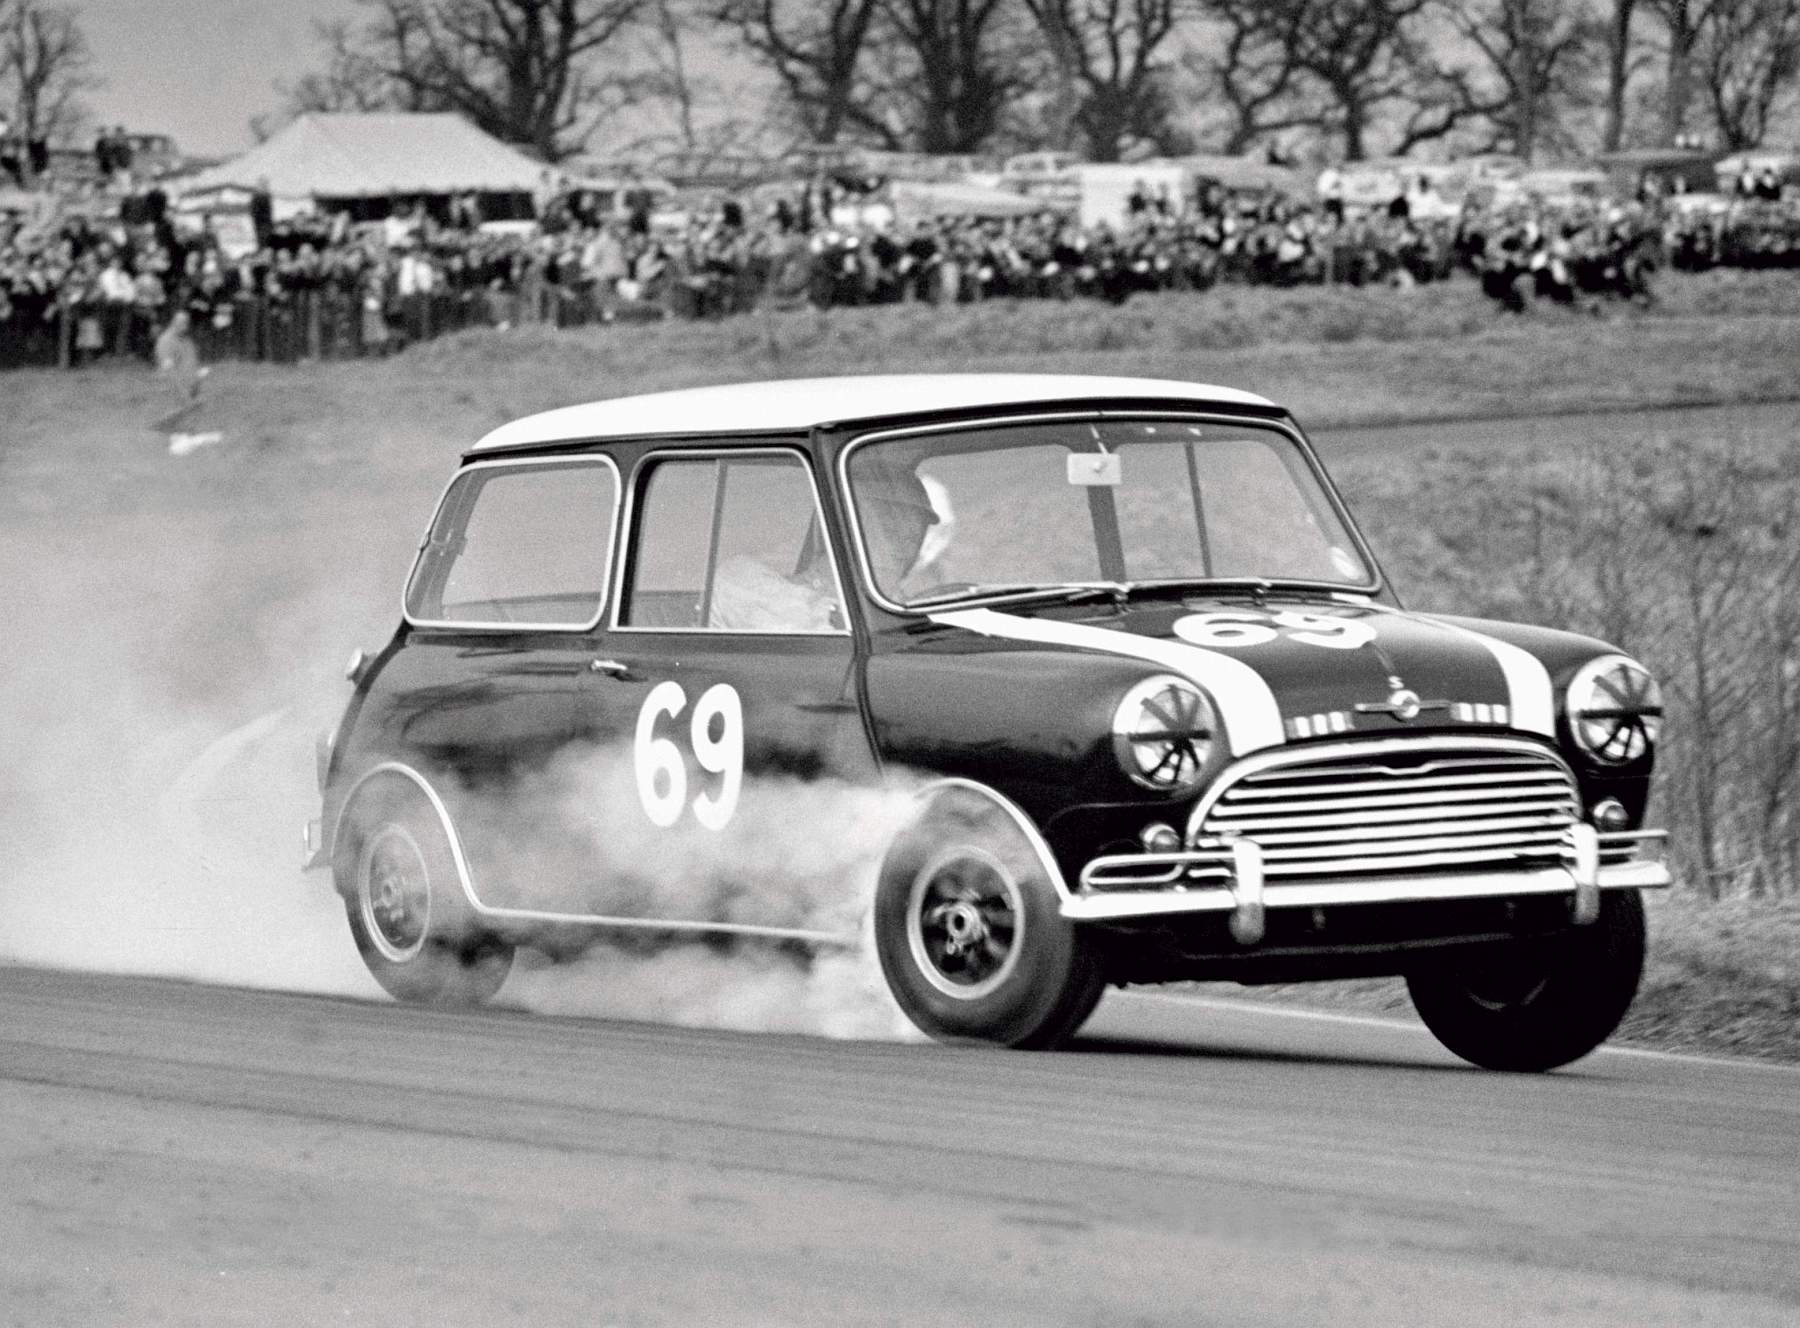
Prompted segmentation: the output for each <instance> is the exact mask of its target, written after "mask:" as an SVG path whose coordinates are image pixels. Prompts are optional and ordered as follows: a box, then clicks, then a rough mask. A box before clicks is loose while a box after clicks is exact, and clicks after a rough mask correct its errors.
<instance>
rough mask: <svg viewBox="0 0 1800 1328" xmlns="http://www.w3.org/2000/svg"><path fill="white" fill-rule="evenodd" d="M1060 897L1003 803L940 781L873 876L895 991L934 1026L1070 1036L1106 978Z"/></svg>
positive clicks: (1027, 1042) (1013, 1036)
mask: <svg viewBox="0 0 1800 1328" xmlns="http://www.w3.org/2000/svg"><path fill="white" fill-rule="evenodd" d="M1057 902H1058V900H1057V891H1056V887H1055V885H1054V884H1053V883H1052V881H1051V879H1050V876H1049V874H1048V872H1047V871H1046V869H1045V867H1044V864H1043V862H1042V860H1041V859H1040V857H1039V855H1038V852H1037V849H1036V847H1035V846H1034V845H1033V844H1032V842H1031V840H1030V839H1029V838H1028V837H1027V836H1026V835H1025V834H1024V832H1023V831H1022V830H1021V829H1020V828H1019V827H1018V826H1017V825H1016V824H1015V823H1014V822H1013V821H1012V820H1011V818H1010V817H1009V816H1007V815H1006V813H1005V812H1004V811H1003V810H1002V809H1001V807H1000V806H999V805H998V804H996V803H995V802H994V801H993V800H992V799H991V798H988V797H987V796H985V795H983V794H981V793H980V792H978V791H976V790H973V789H961V788H957V789H949V790H945V791H943V792H940V793H939V794H937V795H936V796H935V797H934V798H933V799H932V801H931V802H930V804H929V805H928V806H927V807H926V808H925V809H924V810H923V812H922V814H921V815H920V817H919V818H918V819H917V820H916V821H915V822H914V823H913V825H912V826H911V827H910V828H909V829H908V830H907V831H906V832H904V833H903V834H902V835H901V836H900V837H899V838H898V839H897V840H896V841H895V843H894V845H893V846H892V847H891V848H890V849H889V850H888V853H887V856H886V858H885V859H884V860H883V862H882V868H881V876H880V880H879V882H878V884H877V886H876V892H875V915H874V922H875V948H876V953H877V955H878V956H879V958H880V960H881V969H882V972H883V974H884V975H885V976H886V978H887V983H888V987H889V989H890V990H891V991H892V992H893V994H894V999H895V1000H896V1001H897V1002H898V1003H899V1005H900V1008H901V1009H902V1010H904V1011H905V1012H906V1015H907V1017H908V1018H910V1019H911V1020H912V1021H913V1023H915V1024H917V1025H918V1026H919V1027H920V1028H921V1029H923V1030H924V1031H925V1032H926V1033H929V1034H930V1035H931V1036H933V1037H936V1038H942V1039H946V1040H952V1041H956V1040H973V1041H985V1042H998V1043H1001V1044H1003V1045H1005V1046H1010V1047H1038V1048H1047V1047H1054V1046H1058V1045H1060V1044H1061V1043H1063V1042H1065V1041H1067V1040H1068V1039H1069V1038H1070V1037H1072V1036H1073V1035H1074V1033H1075V1032H1076V1030H1077V1029H1079V1028H1080V1027H1081V1025H1082V1023H1083V1022H1084V1021H1085V1020H1086V1019H1087V1017H1088V1016H1089V1015H1090V1014H1092V1013H1093V1011H1094V1007H1095V1006H1096V1005H1097V1004H1099V1001H1100V997H1101V995H1102V994H1103V993H1104V991H1105V989H1106V978H1105V972H1104V970H1103V968H1102V966H1101V964H1100V963H1099V961H1098V958H1097V957H1096V955H1095V953H1094V950H1093V946H1092V943H1091V941H1090V940H1089V939H1088V938H1087V937H1086V936H1084V935H1083V934H1082V933H1081V932H1080V931H1079V930H1078V929H1077V928H1076V927H1075V926H1074V925H1073V924H1071V923H1070V922H1069V921H1068V920H1067V919H1065V918H1063V917H1062V915H1061V913H1060V912H1059V911H1058V907H1057Z"/></svg>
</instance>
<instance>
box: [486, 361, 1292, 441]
mask: <svg viewBox="0 0 1800 1328" xmlns="http://www.w3.org/2000/svg"><path fill="white" fill-rule="evenodd" d="M1097 397H1098V398H1105V397H1134V398H1139V399H1142V398H1145V397H1155V398H1160V399H1164V400H1170V401H1182V402H1193V403H1195V404H1196V405H1211V406H1261V407H1265V408H1267V407H1270V406H1272V405H1273V403H1272V402H1270V401H1268V400H1266V399H1264V398H1263V397H1259V396H1257V395H1255V394H1254V393H1251V392H1240V391H1238V390H1237V389H1236V388H1231V387H1212V386H1209V385H1207V384H1204V383H1181V382H1175V381H1173V380H1170V379H1162V378H1106V377H1100V376H1097V375H1082V374H891V375H869V376H863V377H843V378H795V379H787V380H782V381H775V382H762V383H731V384H727V385H723V386H719V387H692V388H685V389H683V390H681V391H676V392H651V393H648V394H646V395H643V396H635V397H615V398H614V399H613V400H611V401H593V402H589V403H588V404H587V405H585V406H565V407H563V408H562V409H561V410H549V411H545V412H543V413H542V414H539V415H528V416H526V417H525V418H524V419H518V420H514V421H512V422H511V423H510V424H503V425H501V426H500V427H499V428H498V429H495V430H494V431H493V432H492V433H490V434H488V435H487V436H486V437H485V438H483V439H482V440H481V441H480V442H478V443H476V444H475V446H474V448H473V449H471V451H472V452H488V451H493V450H496V449H506V448H513V447H527V446H530V445H532V444H535V443H554V442H563V441H571V440H585V439H590V438H591V439H604V438H637V437H650V436H655V435H659V434H713V433H717V434H769V433H801V432H804V431H806V430H808V429H812V428H816V427H818V426H820V425H826V424H841V423H847V422H849V421H852V420H873V419H880V418H882V417H883V416H889V415H911V414H917V413H919V412H922V411H939V410H961V409H967V408H972V407H981V406H1022V405H1036V404H1039V403H1043V402H1058V401H1074V400H1091V399H1094V398H1097Z"/></svg>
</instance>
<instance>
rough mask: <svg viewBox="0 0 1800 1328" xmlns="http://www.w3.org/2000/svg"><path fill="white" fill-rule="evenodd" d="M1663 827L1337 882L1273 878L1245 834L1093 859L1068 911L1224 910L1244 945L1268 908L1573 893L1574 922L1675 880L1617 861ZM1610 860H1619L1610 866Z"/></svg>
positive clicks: (1082, 914)
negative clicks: (1196, 872) (1518, 856)
mask: <svg viewBox="0 0 1800 1328" xmlns="http://www.w3.org/2000/svg"><path fill="white" fill-rule="evenodd" d="M1665 833H1666V832H1664V831H1660V830H1652V831H1635V832H1627V833H1623V834H1609V835H1601V834H1598V833H1596V832H1595V830H1594V828H1593V827H1592V826H1590V825H1576V826H1573V827H1571V831H1570V835H1569V842H1568V845H1567V849H1566V851H1565V854H1564V862H1563V865H1561V866H1552V867H1532V868H1525V869H1520V870H1514V871H1507V870H1499V871H1493V870H1489V871H1466V870H1457V871H1441V872H1433V871H1421V872H1411V873H1407V874H1405V875H1370V876H1351V877H1344V878H1339V879H1334V880H1298V881H1279V880H1277V881H1270V880H1268V879H1267V876H1266V873H1265V871H1264V869H1263V855H1262V851H1261V850H1260V849H1259V848H1258V847H1257V846H1256V844H1255V842H1254V841H1252V840H1247V839H1238V840H1233V841H1231V842H1229V843H1221V844H1218V845H1217V846H1208V847H1202V848H1195V849H1187V850H1184V851H1182V852H1179V853H1127V854H1117V855H1113V856H1109V857H1100V858H1095V859H1094V860H1093V861H1092V862H1090V863H1088V864H1087V866H1086V867H1084V868H1083V869H1082V872H1081V878H1080V885H1081V888H1080V891H1079V892H1078V893H1076V894H1074V895H1072V896H1070V897H1069V898H1067V899H1065V900H1063V903H1062V909H1061V911H1062V915H1063V916H1064V917H1065V918H1068V919H1070V920H1071V921H1076V922H1111V921H1120V920H1124V919H1130V918H1152V917H1164V916H1169V915H1172V914H1186V913H1226V914H1229V915H1230V920H1231V934H1232V936H1233V937H1234V938H1235V939H1236V940H1237V941H1238V942H1239V943H1240V944H1243V945H1254V944H1256V943H1257V942H1258V941H1260V940H1261V939H1262V937H1263V932H1264V927H1265V917H1266V914H1267V912H1268V910H1270V909H1281V908H1330V907H1334V906H1338V905H1344V904H1405V903H1424V902H1429V901H1433V900H1443V899H1504V898H1513V897H1518V896H1524V895H1567V896H1568V897H1569V900H1570V905H1571V917H1572V919H1573V920H1574V921H1575V922H1577V923H1588V922H1592V921H1593V920H1594V918H1596V917H1597V916H1598V915H1599V912H1600V892H1601V891H1603V890H1658V889H1662V888H1664V887H1666V886H1668V885H1669V884H1670V879H1671V878H1670V876H1669V871H1668V868H1667V867H1666V866H1665V865H1664V864H1663V863H1662V862H1660V861H1657V860H1654V859H1646V858H1638V857H1633V858H1631V859H1630V860H1625V861H1619V860H1616V859H1618V858H1620V857H1621V856H1622V854H1624V853H1625V852H1632V853H1636V852H1639V851H1641V850H1642V849H1645V848H1650V847H1653V846H1656V845H1659V844H1660V843H1661V841H1662V840H1663V838H1664V837H1665ZM1603 858H1613V859H1615V860H1614V861H1608V862H1604V863H1603V862H1602V859H1603ZM1221 866H1223V867H1224V868H1226V876H1225V878H1224V881H1223V883H1220V878H1219V876H1218V870H1219V868H1220V867H1221ZM1195 868H1204V869H1207V879H1206V883H1205V884H1194V883H1190V882H1189V880H1188V878H1189V875H1190V873H1191V872H1192V870H1193V869H1195Z"/></svg>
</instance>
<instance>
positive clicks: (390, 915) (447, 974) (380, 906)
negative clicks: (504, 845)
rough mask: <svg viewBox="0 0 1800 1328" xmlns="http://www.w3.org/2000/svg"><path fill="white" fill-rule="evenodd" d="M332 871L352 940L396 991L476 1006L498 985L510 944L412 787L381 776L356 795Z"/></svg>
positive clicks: (508, 963)
mask: <svg viewBox="0 0 1800 1328" xmlns="http://www.w3.org/2000/svg"><path fill="white" fill-rule="evenodd" d="M336 871H337V876H338V890H339V892H340V893H341V894H342V895H343V897H344V911H345V913H346V914H347V916H348V918H349V922H350V934H351V936H352V937H353V938H354V939H355V941H356V948H357V950H358V952H360V953H361V955H362V958H363V963H364V964H365V965H367V966H368V969H369V972H370V973H371V974H372V975H373V976H374V978H375V980H376V981H377V982H378V983H380V984H381V986H382V988H383V990H385V991H386V992H387V993H388V994H389V995H390V996H393V997H394V998H395V999H397V1000H402V1001H408V1002H412V1003H415V1004H421V1005H437V1006H473V1005H480V1004H482V1003H484V1002H486V1001H487V1000H489V999H491V998H492V997H493V996H494V994H495V993H496V992H498V991H499V990H500V987H501V984H502V983H504V982H505V981H506V975H507V974H508V973H509V972H510V971H511V970H512V962H513V947H512V946H511V945H510V944H507V943H506V942H504V941H502V940H500V939H499V938H497V937H495V936H492V935H491V934H488V933H487V932H485V931H483V930H482V929H481V928H480V927H479V926H478V925H477V919H476V918H475V917H474V916H473V914H472V912H471V910H470V909H469V906H468V904H467V902H466V901H465V900H464V899H463V897H462V890H461V884H460V882H459V880H458V878H457V875H456V861H455V858H454V856H453V855H452V853H451V849H450V841H449V836H448V835H447V834H446V832H445V830H444V828H443V826H442V824H441V823H440V822H439V821H438V819H437V817H436V815H435V814H434V813H433V812H432V811H431V809H430V808H429V807H428V806H427V805H426V804H425V802H424V800H423V798H421V797H420V796H419V795H418V794H417V793H416V792H415V791H413V790H410V789H408V788H406V787H404V786H401V785H399V784H398V783H397V782H388V781H386V780H382V781H381V782H379V783H373V784H371V785H370V786H368V787H366V788H365V789H363V790H362V791H361V792H360V793H359V794H358V795H357V799H356V802H355V803H354V804H353V805H352V807H351V808H350V811H349V813H348V814H347V815H346V817H345V835H344V840H343V842H342V843H341V844H340V845H339V848H338V852H337V854H336Z"/></svg>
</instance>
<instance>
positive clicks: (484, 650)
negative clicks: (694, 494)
mask: <svg viewBox="0 0 1800 1328" xmlns="http://www.w3.org/2000/svg"><path fill="white" fill-rule="evenodd" d="M620 487H621V486H620V476H619V471H618V467H617V466H616V465H615V464H614V463H613V461H612V460H611V459H610V458H608V457H605V456H602V455H597V454H596V455H583V456H566V457H556V458H536V459H515V460H496V461H491V462H478V463H475V464H473V465H470V466H466V467H464V469H463V470H462V471H460V472H459V473H458V475H457V477H456V478H455V479H454V480H453V481H452V482H451V485H450V487H449V489H448V490H447V491H446V493H445V496H444V499H443V501H442V502H441V503H440V504H439V508H438V512H437V515H436V517H435V519H434V520H433V522H432V527H431V530H430V532H429V534H428V535H427V537H426V541H425V544H424V545H423V547H422V548H421V550H420V554H419V558H418V561H417V563H416V564H415V567H414V570H413V575H412V578H411V580H410V581H409V583H408V585H407V591H406V601H405V612H406V622H407V629H406V633H405V636H404V639H403V641H402V643H401V644H400V646H399V648H397V649H395V650H394V651H392V652H390V654H389V655H388V656H387V658H386V659H385V660H384V662H383V664H382V666H381V671H380V673H379V675H378V676H377V677H376V678H375V679H374V680H372V684H371V687H370V692H369V698H368V702H367V705H368V706H369V707H370V709H369V710H368V711H367V712H366V713H367V716H368V718H367V721H366V722H365V723H363V724H359V726H358V727H359V729H361V730H362V731H363V732H367V733H370V734H372V735H376V737H375V738H374V741H373V742H372V744H371V746H372V748H373V750H371V751H370V752H368V753H367V754H366V755H365V756H364V757H363V758H362V759H361V761H360V762H359V763H360V764H370V763H372V762H373V761H375V760H380V759H399V760H402V761H404V762H406V763H407V764H409V765H413V766H416V767H418V768H419V769H420V770H421V771H422V772H423V773H424V774H425V775H426V776H427V777H428V778H429V779H430V780H431V781H432V782H433V785H434V786H435V787H437V788H438V790H439V792H440V794H441V795H442V796H444V797H446V798H447V799H448V800H450V801H451V802H452V803H453V804H454V812H455V818H456V822H457V825H458V829H459V832H460V834H461V836H462V839H463V842H464V846H465V847H466V849H467V850H468V854H469V857H470V860H471V863H472V865H473V867H474V870H473V873H472V875H473V879H474V881H475V882H476V885H477V889H478V891H479V893H480V897H481V900H482V902H483V903H484V904H489V905H498V906H507V905H515V904H517V903H519V902H520V901H519V899H517V898H515V897H514V896H515V895H516V894H517V893H518V891H517V889H516V887H515V877H516V873H513V872H511V871H509V870H507V866H508V864H507V862H506V858H507V855H508V851H509V847H510V843H511V841H512V839H513V836H512V835H511V834H510V833H507V832H505V831H504V829H503V827H504V826H505V824H506V823H507V822H508V820H509V819H516V818H515V813H516V811H517V808H518V805H519V804H520V803H521V802H523V801H524V800H526V799H529V798H530V797H531V796H532V793H531V790H532V788H533V787H535V784H536V783H537V782H539V781H541V780H542V779H544V778H546V773H545V772H546V771H547V770H549V769H550V767H551V766H552V764H553V763H554V762H555V761H557V760H558V758H559V755H560V754H561V753H562V752H563V751H564V750H565V749H566V748H567V746H568V745H569V744H570V742H571V741H573V740H574V739H575V738H576V736H577V734H578V725H579V715H580V704H581V699H582V688H583V685H584V683H585V680H586V679H587V677H588V676H589V674H590V669H591V662H592V660H593V657H594V648H593V647H594V638H593V635H592V634H593V631H594V629H595V628H596V626H597V624H598V623H599V621H600V619H601V617H602V615H603V613H604V612H605V608H606V591H607V587H608V585H609V584H610V580H611V576H610V572H611V559H612V547H613V532H614V527H615V525H616V522H617V519H618V513H619V508H620Z"/></svg>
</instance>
